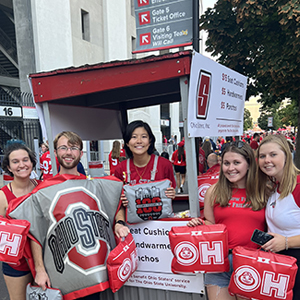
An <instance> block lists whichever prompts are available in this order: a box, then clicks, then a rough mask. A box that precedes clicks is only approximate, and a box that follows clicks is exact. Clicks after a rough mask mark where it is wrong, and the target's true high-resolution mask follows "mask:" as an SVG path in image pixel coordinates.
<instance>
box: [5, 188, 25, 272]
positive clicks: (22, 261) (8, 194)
mask: <svg viewBox="0 0 300 300" xmlns="http://www.w3.org/2000/svg"><path fill="white" fill-rule="evenodd" d="M1 190H2V192H3V193H4V195H5V197H6V200H7V203H8V204H9V203H10V202H11V201H12V200H14V199H16V198H17V197H16V196H15V195H14V194H13V193H12V192H11V190H10V189H9V188H8V187H7V185H5V186H4V187H3V188H2V189H1ZM9 266H10V267H12V268H13V269H15V270H18V271H30V269H29V266H28V264H27V261H26V259H25V258H24V257H22V258H21V259H20V265H18V266H15V265H12V264H9Z"/></svg>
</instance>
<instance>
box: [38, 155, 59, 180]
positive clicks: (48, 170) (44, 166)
mask: <svg viewBox="0 0 300 300" xmlns="http://www.w3.org/2000/svg"><path fill="white" fill-rule="evenodd" d="M55 159H56V167H57V170H59V163H58V160H57V158H55ZM40 168H41V171H43V180H46V179H49V178H51V177H53V171H52V163H51V157H50V151H47V152H45V153H44V154H43V155H42V156H41V158H40Z"/></svg>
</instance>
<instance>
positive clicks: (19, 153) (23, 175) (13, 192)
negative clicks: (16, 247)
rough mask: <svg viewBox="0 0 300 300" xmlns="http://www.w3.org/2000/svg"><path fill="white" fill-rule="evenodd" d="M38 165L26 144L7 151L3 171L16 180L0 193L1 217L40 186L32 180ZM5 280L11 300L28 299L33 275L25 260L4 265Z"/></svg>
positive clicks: (13, 146) (14, 144)
mask: <svg viewBox="0 0 300 300" xmlns="http://www.w3.org/2000/svg"><path fill="white" fill-rule="evenodd" d="M35 165H36V158H35V154H34V152H32V151H31V150H30V149H29V148H28V147H26V146H25V145H24V144H20V143H13V144H10V145H9V146H8V147H7V149H6V150H5V154H4V159H3V169H4V171H5V172H6V173H8V174H9V175H10V176H12V177H13V178H14V179H13V181H11V182H10V183H9V184H7V185H6V186H4V187H3V188H2V189H1V191H0V215H1V216H5V212H6V209H7V207H8V205H9V203H10V202H11V201H12V200H13V199H15V198H18V197H21V196H24V195H26V194H28V193H30V192H31V191H32V190H33V189H34V188H35V187H36V186H37V184H38V182H37V181H36V180H32V179H30V174H31V171H32V170H33V168H34V167H35ZM2 271H3V275H4V280H5V283H6V286H7V289H8V293H9V297H10V299H11V300H25V299H26V285H27V284H28V283H29V282H31V280H32V275H31V272H30V269H29V267H28V265H27V262H26V260H25V258H24V257H23V258H22V259H21V261H20V265H19V266H14V265H10V264H7V263H4V262H3V263H2Z"/></svg>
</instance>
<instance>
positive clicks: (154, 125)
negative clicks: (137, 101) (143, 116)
mask: <svg viewBox="0 0 300 300" xmlns="http://www.w3.org/2000/svg"><path fill="white" fill-rule="evenodd" d="M149 115H150V117H151V121H150V122H149V125H150V126H151V129H152V131H153V134H154V136H155V139H156V143H155V144H156V149H157V151H158V152H159V153H161V152H162V133H161V128H160V106H159V105H155V106H150V107H149Z"/></svg>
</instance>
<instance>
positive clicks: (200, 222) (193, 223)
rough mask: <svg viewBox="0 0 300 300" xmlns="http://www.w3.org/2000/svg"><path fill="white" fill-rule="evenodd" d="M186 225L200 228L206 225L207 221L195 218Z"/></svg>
mask: <svg viewBox="0 0 300 300" xmlns="http://www.w3.org/2000/svg"><path fill="white" fill-rule="evenodd" d="M186 225H187V226H189V227H195V226H198V225H205V221H204V220H202V219H201V218H194V219H192V220H190V221H189V222H188V223H187V224H186Z"/></svg>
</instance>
